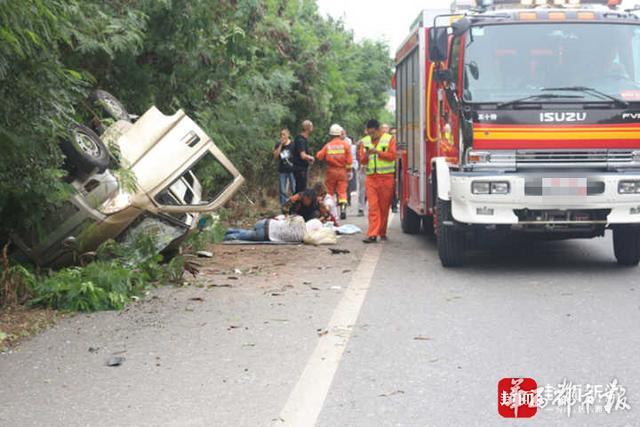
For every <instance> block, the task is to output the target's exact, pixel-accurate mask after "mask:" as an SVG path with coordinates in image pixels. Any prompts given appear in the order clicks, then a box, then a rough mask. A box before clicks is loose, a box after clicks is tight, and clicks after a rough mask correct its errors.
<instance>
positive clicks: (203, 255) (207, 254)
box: [196, 251, 213, 258]
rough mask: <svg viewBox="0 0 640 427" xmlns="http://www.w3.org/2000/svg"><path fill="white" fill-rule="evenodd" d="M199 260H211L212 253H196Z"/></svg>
mask: <svg viewBox="0 0 640 427" xmlns="http://www.w3.org/2000/svg"><path fill="white" fill-rule="evenodd" d="M196 255H198V256H199V257H200V258H213V253H212V252H209V251H198V252H196Z"/></svg>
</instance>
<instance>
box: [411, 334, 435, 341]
mask: <svg viewBox="0 0 640 427" xmlns="http://www.w3.org/2000/svg"><path fill="white" fill-rule="evenodd" d="M413 339H414V340H415V341H431V340H432V339H433V338H431V337H423V336H421V335H418V336H417V337H413Z"/></svg>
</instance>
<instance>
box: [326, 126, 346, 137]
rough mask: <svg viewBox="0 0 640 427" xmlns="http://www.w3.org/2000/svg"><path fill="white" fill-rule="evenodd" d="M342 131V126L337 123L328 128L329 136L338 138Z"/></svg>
mask: <svg viewBox="0 0 640 427" xmlns="http://www.w3.org/2000/svg"><path fill="white" fill-rule="evenodd" d="M342 130H343V129H342V126H340V125H339V124H337V123H334V124H332V125H331V127H330V128H329V135H331V136H340V135H342Z"/></svg>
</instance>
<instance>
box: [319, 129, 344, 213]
mask: <svg viewBox="0 0 640 427" xmlns="http://www.w3.org/2000/svg"><path fill="white" fill-rule="evenodd" d="M343 133H344V130H343V129H342V127H341V126H340V125H337V124H333V125H331V128H330V129H329V135H330V136H332V138H331V140H330V141H329V142H327V143H326V144H325V146H324V147H322V149H321V150H320V151H318V153H317V154H316V158H317V159H318V160H324V161H326V162H327V170H326V172H325V181H324V184H325V186H326V187H327V192H328V193H329V194H330V195H332V196H333V195H334V194H336V193H338V205H339V206H340V219H346V218H347V188H348V186H349V175H350V174H351V166H352V163H353V158H352V157H351V146H350V145H349V143H348V142H347V141H346V140H345V139H344V138H343V137H342V135H343Z"/></svg>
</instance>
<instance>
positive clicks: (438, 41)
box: [429, 27, 449, 62]
mask: <svg viewBox="0 0 640 427" xmlns="http://www.w3.org/2000/svg"><path fill="white" fill-rule="evenodd" d="M448 51H449V33H448V27H431V28H430V29H429V61H431V62H444V61H446V60H447V56H448Z"/></svg>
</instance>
